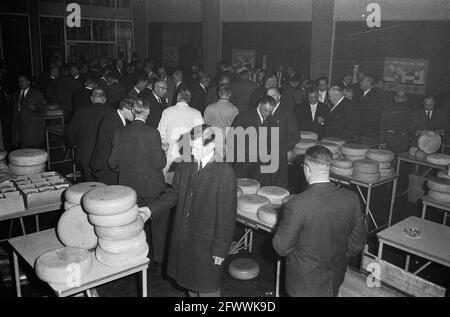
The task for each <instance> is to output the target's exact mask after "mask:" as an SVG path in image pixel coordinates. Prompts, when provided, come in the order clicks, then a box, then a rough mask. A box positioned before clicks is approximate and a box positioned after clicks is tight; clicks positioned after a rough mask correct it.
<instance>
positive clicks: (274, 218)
mask: <svg viewBox="0 0 450 317" xmlns="http://www.w3.org/2000/svg"><path fill="white" fill-rule="evenodd" d="M280 212H281V205H278V204H268V205H264V206H262V207H260V208H259V209H258V212H257V216H258V219H259V220H261V221H262V222H264V223H265V224H267V225H269V226H272V227H273V226H275V225H276V224H277V223H278V220H279V218H280V215H279V213H280Z"/></svg>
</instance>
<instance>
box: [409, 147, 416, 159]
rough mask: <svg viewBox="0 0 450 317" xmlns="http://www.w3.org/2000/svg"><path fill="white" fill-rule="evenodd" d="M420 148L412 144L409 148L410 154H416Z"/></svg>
mask: <svg viewBox="0 0 450 317" xmlns="http://www.w3.org/2000/svg"><path fill="white" fill-rule="evenodd" d="M418 150H419V149H418V148H417V147H415V146H411V147H410V148H409V152H408V154H409V155H410V156H414V157H415V156H416V152H417V151H418Z"/></svg>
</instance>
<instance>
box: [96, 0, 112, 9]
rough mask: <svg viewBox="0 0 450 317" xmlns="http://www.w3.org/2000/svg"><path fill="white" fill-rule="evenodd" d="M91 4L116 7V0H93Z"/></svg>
mask: <svg viewBox="0 0 450 317" xmlns="http://www.w3.org/2000/svg"><path fill="white" fill-rule="evenodd" d="M91 5H93V6H102V7H114V6H115V3H114V0H91Z"/></svg>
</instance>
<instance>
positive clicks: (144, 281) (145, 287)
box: [142, 268, 147, 297]
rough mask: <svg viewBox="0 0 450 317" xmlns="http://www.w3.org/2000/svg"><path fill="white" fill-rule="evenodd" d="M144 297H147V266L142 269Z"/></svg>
mask: <svg viewBox="0 0 450 317" xmlns="http://www.w3.org/2000/svg"><path fill="white" fill-rule="evenodd" d="M142 297H147V268H145V269H143V270H142Z"/></svg>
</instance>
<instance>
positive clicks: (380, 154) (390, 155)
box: [366, 149, 395, 163]
mask: <svg viewBox="0 0 450 317" xmlns="http://www.w3.org/2000/svg"><path fill="white" fill-rule="evenodd" d="M366 157H367V158H369V159H371V160H374V161H378V162H384V163H386V162H389V163H390V162H392V161H393V160H394V159H395V154H394V152H392V151H389V150H379V149H371V150H369V151H367V154H366Z"/></svg>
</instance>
